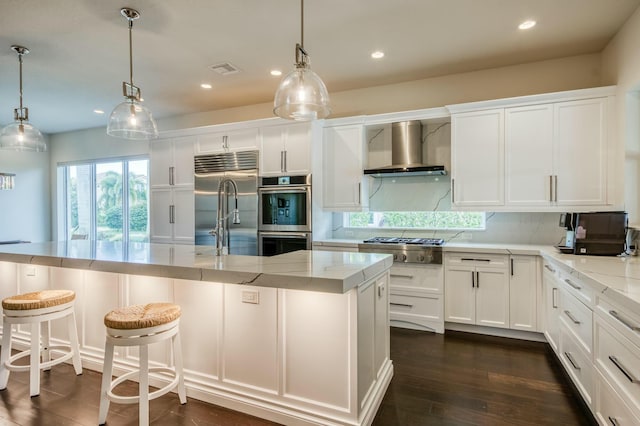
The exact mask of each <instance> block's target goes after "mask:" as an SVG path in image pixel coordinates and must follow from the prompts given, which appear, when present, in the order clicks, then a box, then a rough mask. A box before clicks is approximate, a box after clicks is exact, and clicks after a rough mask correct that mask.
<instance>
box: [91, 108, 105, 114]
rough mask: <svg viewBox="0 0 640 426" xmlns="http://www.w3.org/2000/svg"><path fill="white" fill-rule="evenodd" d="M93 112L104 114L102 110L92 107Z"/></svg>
mask: <svg viewBox="0 0 640 426" xmlns="http://www.w3.org/2000/svg"><path fill="white" fill-rule="evenodd" d="M93 112H95V113H96V114H104V111H103V110H101V109H94V110H93Z"/></svg>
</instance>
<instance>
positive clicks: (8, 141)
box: [0, 45, 47, 152]
mask: <svg viewBox="0 0 640 426" xmlns="http://www.w3.org/2000/svg"><path fill="white" fill-rule="evenodd" d="M11 50H13V51H14V52H16V53H17V54H18V62H19V63H20V107H19V108H15V109H14V110H13V118H14V120H15V121H14V122H13V123H11V124H7V125H6V126H5V127H3V128H2V130H0V148H2V149H9V150H14V151H36V152H44V151H46V150H47V144H46V143H45V142H44V137H42V133H40V130H38V129H36V128H35V127H33V126H32V125H31V124H30V123H29V108H25V107H23V106H22V57H23V56H24V55H26V54H28V53H29V49H27V48H26V47H24V46H16V45H13V46H11Z"/></svg>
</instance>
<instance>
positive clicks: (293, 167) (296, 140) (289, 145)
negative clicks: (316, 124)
mask: <svg viewBox="0 0 640 426" xmlns="http://www.w3.org/2000/svg"><path fill="white" fill-rule="evenodd" d="M284 145H285V173H287V174H291V175H306V174H309V173H311V125H310V124H309V123H303V124H292V125H289V126H286V128H285V132H284Z"/></svg>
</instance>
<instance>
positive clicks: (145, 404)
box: [138, 345, 149, 426]
mask: <svg viewBox="0 0 640 426" xmlns="http://www.w3.org/2000/svg"><path fill="white" fill-rule="evenodd" d="M139 380H140V381H139V383H140V387H139V392H138V395H139V398H140V400H139V407H140V408H139V411H140V426H147V425H148V424H149V346H148V345H142V346H140V377H139Z"/></svg>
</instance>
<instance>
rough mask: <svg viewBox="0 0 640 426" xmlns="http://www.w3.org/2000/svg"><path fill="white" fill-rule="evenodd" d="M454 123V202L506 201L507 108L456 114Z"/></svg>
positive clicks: (494, 203)
mask: <svg viewBox="0 0 640 426" xmlns="http://www.w3.org/2000/svg"><path fill="white" fill-rule="evenodd" d="M451 125H452V133H451V163H452V164H451V169H452V170H451V186H452V202H453V204H454V206H456V207H481V206H502V205H504V110H502V109H494V110H486V111H476V112H470V113H464V114H456V115H454V116H453V117H452V121H451Z"/></svg>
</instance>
